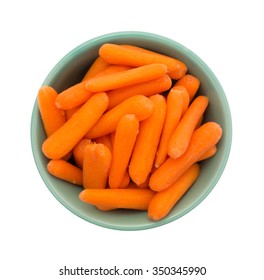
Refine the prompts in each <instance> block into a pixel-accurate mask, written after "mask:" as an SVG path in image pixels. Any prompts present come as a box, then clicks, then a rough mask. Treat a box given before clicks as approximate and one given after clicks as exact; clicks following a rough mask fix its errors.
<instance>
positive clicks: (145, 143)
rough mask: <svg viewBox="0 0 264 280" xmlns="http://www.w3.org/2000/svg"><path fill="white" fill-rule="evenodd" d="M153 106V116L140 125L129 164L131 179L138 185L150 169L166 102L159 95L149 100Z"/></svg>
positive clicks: (145, 177)
mask: <svg viewBox="0 0 264 280" xmlns="http://www.w3.org/2000/svg"><path fill="white" fill-rule="evenodd" d="M149 99H150V100H151V101H152V102H153V105H154V112H153V114H152V115H151V116H150V117H149V118H147V119H146V120H144V121H142V122H141V123H140V129H139V134H138V137H137V141H136V144H135V147H134V150H133V153H132V157H131V161H130V164H129V175H130V177H131V179H132V180H133V181H134V182H135V183H136V184H137V185H140V184H142V183H144V182H145V181H146V179H147V177H148V175H149V173H150V171H151V169H152V165H153V162H154V158H155V154H156V151H157V147H158V143H159V139H160V135H161V131H162V127H163V123H164V120H165V114H166V101H165V98H164V96H162V95H160V94H156V95H153V96H151V97H150V98H149Z"/></svg>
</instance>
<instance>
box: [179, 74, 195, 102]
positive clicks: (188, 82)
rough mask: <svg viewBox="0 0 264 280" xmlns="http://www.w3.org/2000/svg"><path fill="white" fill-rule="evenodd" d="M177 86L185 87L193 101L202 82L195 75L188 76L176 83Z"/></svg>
mask: <svg viewBox="0 0 264 280" xmlns="http://www.w3.org/2000/svg"><path fill="white" fill-rule="evenodd" d="M176 85H178V86H184V87H185V88H186V89H187V91H188V93H189V96H190V100H192V99H193V98H194V96H195V94H196V93H197V91H198V89H199V87H200V80H199V79H198V78H197V77H195V76H193V75H190V74H186V75H185V76H183V77H182V78H181V79H179V80H178V81H177V82H176Z"/></svg>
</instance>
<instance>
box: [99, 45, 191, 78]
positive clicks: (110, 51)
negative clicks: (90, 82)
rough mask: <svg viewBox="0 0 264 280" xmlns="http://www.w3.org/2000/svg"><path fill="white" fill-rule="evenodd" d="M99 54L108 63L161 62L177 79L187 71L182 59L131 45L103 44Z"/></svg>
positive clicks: (135, 65)
mask: <svg viewBox="0 0 264 280" xmlns="http://www.w3.org/2000/svg"><path fill="white" fill-rule="evenodd" d="M99 55H100V56H101V57H102V58H103V59H104V60H106V61H107V62H108V63H111V64H119V65H128V66H134V67H138V66H143V65H148V64H152V63H162V64H165V65H167V67H168V72H169V75H170V74H172V75H173V77H171V78H173V79H179V78H180V77H182V76H183V75H184V74H185V73H186V72H187V67H186V65H185V64H184V63H183V62H182V61H179V60H177V59H175V58H172V57H169V56H166V55H163V54H160V53H157V52H153V51H150V50H146V49H144V48H140V47H136V46H131V45H125V46H124V45H117V44H104V45H103V46H101V48H100V49H99Z"/></svg>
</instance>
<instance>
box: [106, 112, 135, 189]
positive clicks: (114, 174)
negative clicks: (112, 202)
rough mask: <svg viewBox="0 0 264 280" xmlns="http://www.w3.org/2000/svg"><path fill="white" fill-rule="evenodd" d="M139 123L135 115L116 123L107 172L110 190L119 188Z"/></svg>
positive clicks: (128, 115) (124, 117) (127, 116)
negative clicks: (110, 161) (109, 165)
mask: <svg viewBox="0 0 264 280" xmlns="http://www.w3.org/2000/svg"><path fill="white" fill-rule="evenodd" d="M138 129H139V121H138V120H137V118H136V116H135V115H132V114H127V115H124V116H123V117H122V118H121V119H120V121H119V122H118V125H117V128H116V133H115V140H114V146H113V152H112V163H111V168H110V172H109V186H110V188H113V189H115V188H119V187H120V186H121V183H122V180H123V178H124V176H125V173H126V170H127V166H128V163H129V160H130V157H131V154H132V150H133V147H134V144H135V142H136V138H137V134H138Z"/></svg>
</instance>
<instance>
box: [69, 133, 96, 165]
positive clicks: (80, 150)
mask: <svg viewBox="0 0 264 280" xmlns="http://www.w3.org/2000/svg"><path fill="white" fill-rule="evenodd" d="M91 143H92V141H91V140H90V139H86V138H83V139H82V140H81V141H80V142H79V143H77V145H76V146H75V147H74V148H73V149H72V153H73V157H74V161H75V164H76V165H77V166H78V167H79V168H81V169H82V168H83V154H84V150H85V148H86V146H87V145H89V144H91Z"/></svg>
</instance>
